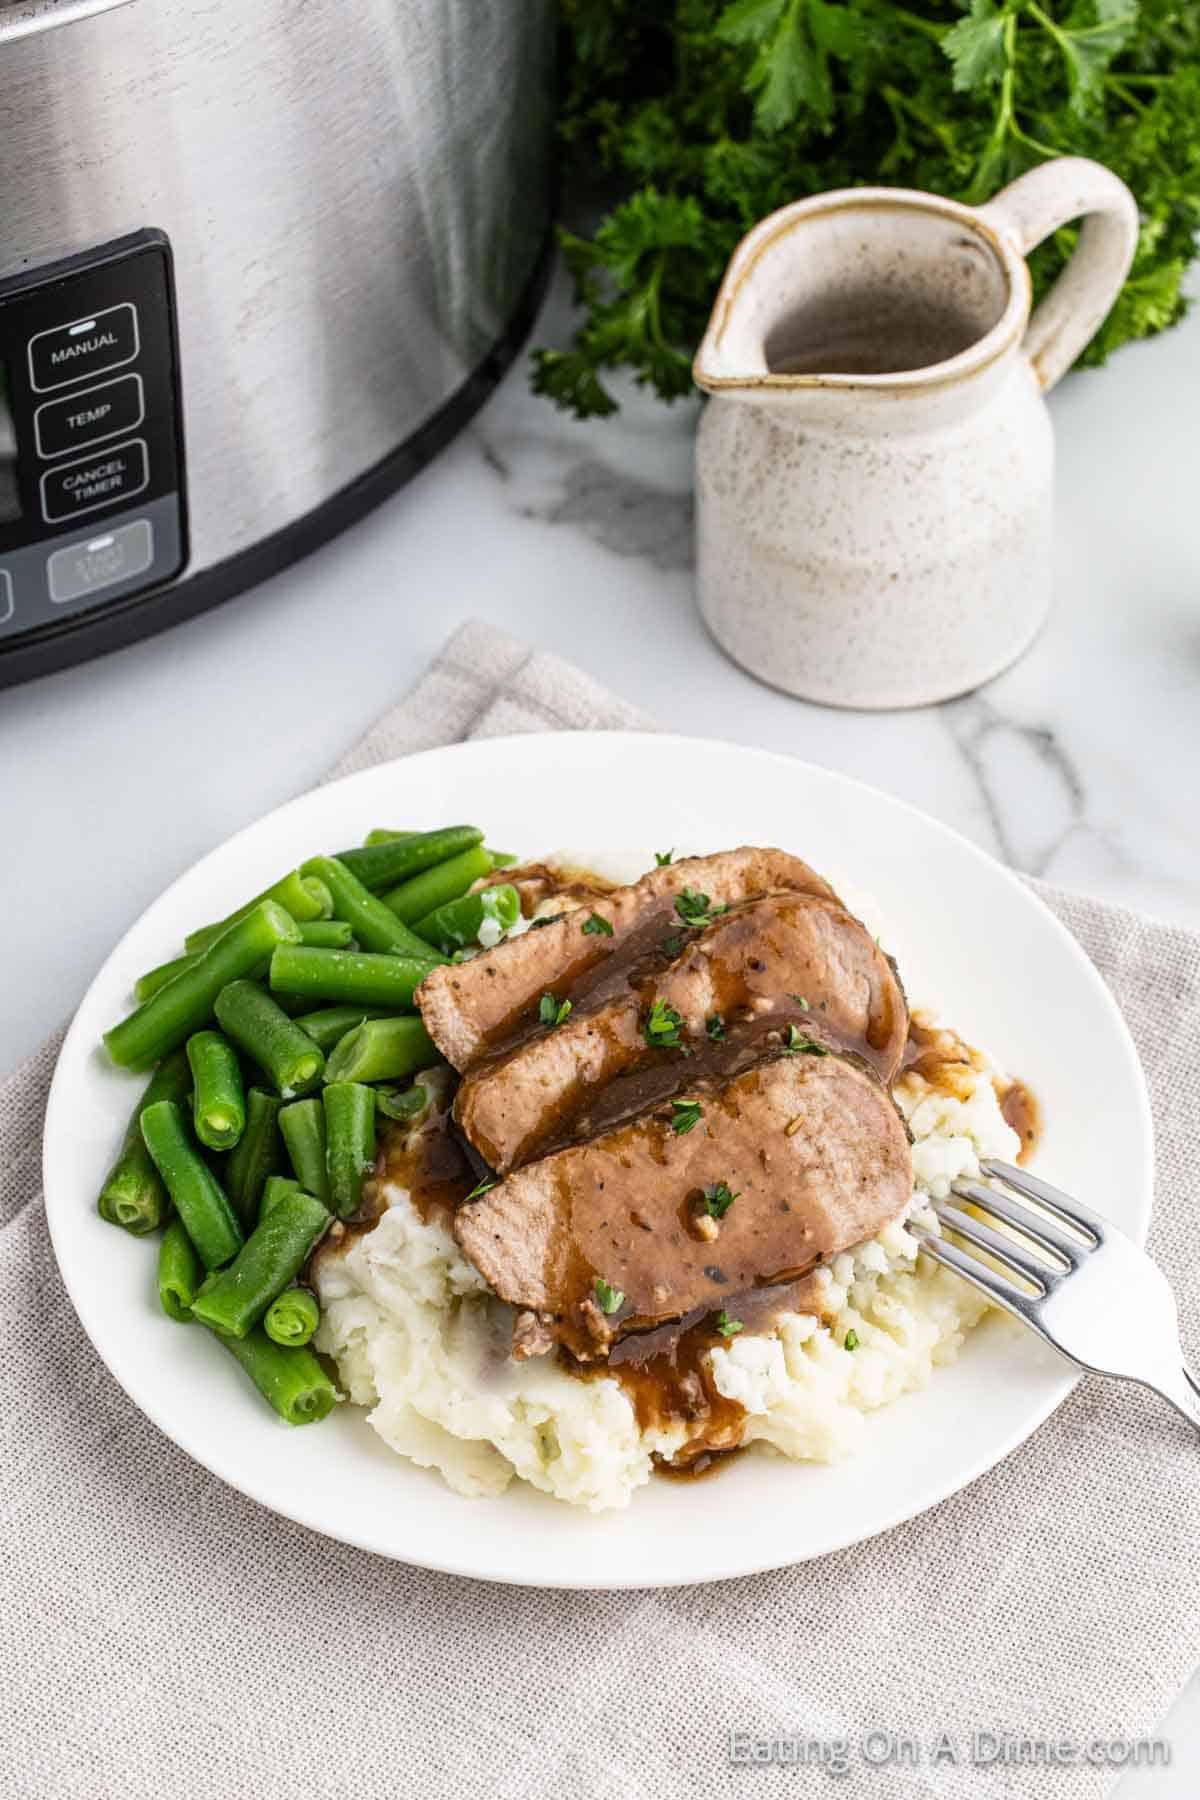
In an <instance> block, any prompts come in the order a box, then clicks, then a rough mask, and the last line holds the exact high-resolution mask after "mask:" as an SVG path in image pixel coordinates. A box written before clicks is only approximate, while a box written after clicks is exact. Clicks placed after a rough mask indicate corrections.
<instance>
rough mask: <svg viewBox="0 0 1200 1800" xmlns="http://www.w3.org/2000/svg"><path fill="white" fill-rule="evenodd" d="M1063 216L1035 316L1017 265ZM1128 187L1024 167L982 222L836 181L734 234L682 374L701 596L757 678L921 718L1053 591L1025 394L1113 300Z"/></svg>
mask: <svg viewBox="0 0 1200 1800" xmlns="http://www.w3.org/2000/svg"><path fill="white" fill-rule="evenodd" d="M1081 216H1083V220H1084V222H1083V227H1082V230H1081V232H1080V235H1079V241H1078V245H1077V247H1076V250H1075V253H1074V256H1073V257H1072V259H1071V261H1070V263H1069V265H1068V266H1067V268H1066V270H1065V271H1064V272H1063V274H1062V275H1061V276H1060V278H1059V280H1058V281H1057V283H1056V284H1055V286H1054V288H1053V289H1052V290H1051V292H1050V293H1049V294H1048V295H1047V296H1046V298H1045V299H1044V300H1043V301H1042V303H1041V305H1040V306H1039V307H1038V308H1037V310H1036V312H1035V313H1034V314H1033V316H1032V318H1031V317H1030V312H1029V309H1030V281H1029V271H1028V269H1027V268H1026V266H1025V262H1024V256H1025V253H1026V252H1027V251H1028V250H1030V249H1032V247H1033V246H1034V245H1035V244H1038V243H1040V242H1041V240H1042V239H1043V238H1045V237H1047V236H1048V235H1049V234H1050V233H1051V232H1052V231H1055V230H1057V229H1058V228H1059V227H1060V226H1061V225H1063V224H1065V223H1066V222H1067V221H1068V220H1070V219H1075V218H1079V217H1081ZM1137 229H1138V220H1137V209H1136V206H1135V204H1134V201H1133V197H1132V195H1131V194H1130V192H1129V190H1128V188H1127V187H1125V185H1124V183H1123V182H1121V181H1119V180H1118V179H1117V177H1116V176H1115V175H1113V174H1112V173H1111V172H1110V171H1109V170H1107V169H1104V168H1102V167H1101V166H1100V165H1099V164H1098V163H1093V162H1088V161H1086V160H1085V159H1083V158H1080V157H1064V158H1062V159H1060V160H1058V161H1054V162H1048V163H1044V164H1042V165H1041V166H1040V167H1039V168H1036V169H1033V170H1031V171H1030V172H1029V174H1027V175H1023V176H1022V177H1021V178H1020V179H1019V180H1018V181H1015V182H1013V183H1012V185H1011V186H1010V187H1007V188H1005V189H1004V190H1003V192H1002V193H999V194H997V195H996V197H995V199H993V200H991V201H989V202H988V204H987V205H986V206H982V207H980V208H978V209H975V208H972V207H969V206H963V205H960V204H958V203H957V202H955V201H953V200H944V199H939V198H937V197H935V196H934V195H932V194H922V193H914V192H909V191H907V190H904V189H895V188H850V189H845V190H843V191H841V192H838V193H831V194H822V195H818V196H816V197H815V198H813V199H810V200H801V201H799V202H797V203H796V204H795V205H793V206H785V207H783V208H782V209H781V211H779V212H777V213H773V214H772V215H771V217H770V218H767V219H764V220H763V221H762V223H761V224H760V225H758V226H756V227H755V229H754V230H753V231H752V232H751V233H750V234H749V236H748V237H746V238H744V239H743V240H742V243H741V244H740V245H739V246H738V249H737V250H736V252H735V253H734V256H733V259H732V261H731V262H730V264H729V267H728V269H727V271H726V273H725V279H724V281H723V283H722V285H721V290H720V293H719V294H718V296H717V302H716V306H715V308H714V310H713V315H712V318H711V320H710V322H709V326H708V330H707V333H706V334H705V338H704V341H703V343H702V344H701V346H700V349H699V351H698V353H697V356H696V362H695V377H696V380H697V382H698V383H699V385H700V386H701V387H702V388H704V389H706V390H707V391H708V393H709V394H710V395H711V396H712V398H711V399H710V401H709V403H708V405H707V406H706V407H705V410H704V417H703V419H702V420H701V423H700V430H699V435H698V439H697V448H696V498H697V558H698V565H697V582H698V597H699V603H700V609H701V612H702V613H703V615H704V618H705V620H706V621H707V623H708V625H709V628H710V629H711V631H712V632H713V635H714V636H715V637H716V639H717V641H718V642H719V643H720V644H721V645H722V646H723V647H724V648H725V649H726V650H727V651H728V652H729V654H730V655H731V656H732V657H734V659H735V660H736V661H737V662H739V663H741V664H742V666H743V667H744V668H746V669H748V670H750V672H751V673H752V674H755V675H759V676H761V677H762V678H763V680H765V681H769V682H771V683H773V684H774V685H775V686H776V687H781V688H785V689H786V690H787V691H788V692H789V693H793V694H799V695H802V696H803V697H804V698H806V699H809V700H819V701H824V702H826V703H828V704H831V705H835V706H857V707H891V706H916V705H920V704H922V703H925V702H928V701H933V700H942V699H947V698H949V697H950V696H951V695H954V694H960V693H963V692H965V691H966V690H967V689H969V688H972V687H975V686H977V685H978V684H979V683H980V682H982V681H986V680H987V679H988V678H989V677H990V676H992V675H996V674H998V673H999V671H1000V670H1001V669H1003V668H1005V667H1006V666H1007V665H1008V664H1009V663H1010V662H1011V661H1012V660H1013V659H1014V658H1015V657H1016V656H1018V655H1019V654H1020V652H1021V651H1022V650H1023V649H1024V648H1025V647H1026V645H1027V644H1028V643H1029V641H1030V639H1031V638H1032V637H1033V636H1034V634H1035V633H1036V631H1037V630H1038V627H1039V626H1040V625H1041V623H1042V621H1043V619H1044V617H1045V615H1046V609H1047V606H1048V605H1049V600H1050V585H1051V500H1052V488H1053V464H1054V446H1053V437H1052V432H1051V426H1050V417H1049V413H1048V411H1047V408H1046V406H1045V403H1044V401H1043V399H1042V395H1043V393H1044V392H1045V391H1046V389H1048V388H1050V387H1052V386H1053V384H1054V383H1055V382H1056V381H1057V380H1058V378H1059V376H1060V375H1062V374H1063V373H1064V372H1065V371H1066V370H1067V369H1068V368H1069V367H1070V366H1071V363H1072V362H1073V361H1074V360H1075V358H1076V357H1077V356H1078V355H1079V353H1080V351H1081V350H1082V349H1083V347H1084V345H1085V344H1086V343H1087V342H1088V340H1089V338H1091V336H1092V335H1093V333H1094V332H1095V331H1096V329H1097V327H1098V326H1099V325H1100V323H1101V321H1102V320H1103V318H1104V316H1105V314H1106V313H1107V311H1108V309H1109V307H1110V306H1111V305H1112V303H1113V301H1114V299H1115V298H1116V296H1117V293H1118V291H1119V290H1120V287H1121V284H1122V282H1123V281H1124V279H1125V276H1126V274H1127V272H1128V269H1129V264H1130V261H1131V258H1132V256H1133V251H1134V246H1135V243H1136V240H1137Z"/></svg>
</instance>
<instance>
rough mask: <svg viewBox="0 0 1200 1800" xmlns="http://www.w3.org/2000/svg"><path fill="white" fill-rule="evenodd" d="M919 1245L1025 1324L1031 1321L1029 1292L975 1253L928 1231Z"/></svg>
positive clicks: (936, 1260) (923, 1234)
mask: <svg viewBox="0 0 1200 1800" xmlns="http://www.w3.org/2000/svg"><path fill="white" fill-rule="evenodd" d="M921 1248H922V1250H924V1252H925V1254H926V1255H927V1256H931V1257H932V1258H933V1260H934V1262H938V1263H941V1264H942V1266H943V1268H947V1269H953V1270H954V1273H955V1274H956V1275H961V1276H962V1278H963V1280H964V1281H969V1282H970V1283H971V1285H972V1287H977V1288H980V1289H981V1290H982V1291H983V1292H984V1293H985V1294H986V1295H987V1297H988V1299H989V1300H994V1301H995V1302H996V1305H997V1306H1003V1307H1006V1308H1007V1309H1008V1311H1009V1312H1013V1313H1016V1315H1017V1317H1018V1318H1021V1319H1024V1320H1025V1322H1026V1324H1030V1323H1032V1320H1031V1316H1030V1311H1029V1304H1030V1299H1031V1296H1030V1295H1029V1294H1026V1293H1023V1292H1022V1291H1021V1289H1020V1288H1019V1287H1017V1285H1016V1284H1015V1282H1012V1281H1009V1280H1007V1279H1006V1277H1005V1276H1003V1275H999V1274H997V1272H996V1270H995V1269H989V1268H988V1266H987V1264H986V1263H981V1262H980V1260H979V1258H978V1257H977V1256H968V1255H967V1252H966V1251H965V1250H960V1249H959V1247H958V1245H957V1244H948V1243H947V1242H946V1240H945V1238H940V1237H931V1236H930V1235H929V1234H928V1232H923V1233H922V1235H921Z"/></svg>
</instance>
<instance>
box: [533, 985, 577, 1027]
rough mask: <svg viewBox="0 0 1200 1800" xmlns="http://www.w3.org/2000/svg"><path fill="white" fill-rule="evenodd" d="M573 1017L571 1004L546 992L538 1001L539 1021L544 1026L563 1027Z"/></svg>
mask: <svg viewBox="0 0 1200 1800" xmlns="http://www.w3.org/2000/svg"><path fill="white" fill-rule="evenodd" d="M570 1016H571V1002H570V1001H569V1000H560V999H559V997H558V995H557V994H552V993H550V992H546V993H544V994H543V995H542V997H541V999H540V1000H539V1001H538V1019H539V1021H540V1022H541V1023H542V1024H543V1025H561V1024H563V1023H564V1022H565V1021H566V1020H567V1019H569V1018H570Z"/></svg>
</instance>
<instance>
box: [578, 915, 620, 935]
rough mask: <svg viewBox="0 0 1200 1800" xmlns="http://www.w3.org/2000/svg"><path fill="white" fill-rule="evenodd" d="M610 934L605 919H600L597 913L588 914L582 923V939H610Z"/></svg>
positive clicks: (610, 927)
mask: <svg viewBox="0 0 1200 1800" xmlns="http://www.w3.org/2000/svg"><path fill="white" fill-rule="evenodd" d="M612 934H613V928H612V926H611V925H610V924H609V922H608V920H607V919H602V918H601V917H600V914H599V913H589V914H588V916H587V918H586V919H585V920H584V921H583V935H584V937H611V936H612Z"/></svg>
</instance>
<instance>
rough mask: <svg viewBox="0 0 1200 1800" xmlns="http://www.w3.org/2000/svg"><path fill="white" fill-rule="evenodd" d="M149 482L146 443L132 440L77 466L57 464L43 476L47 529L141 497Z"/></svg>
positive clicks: (89, 458)
mask: <svg viewBox="0 0 1200 1800" xmlns="http://www.w3.org/2000/svg"><path fill="white" fill-rule="evenodd" d="M149 480H150V473H149V465H148V462H147V456H146V440H145V439H144V438H131V439H130V440H129V442H128V443H127V444H114V446H113V448H112V449H111V450H97V451H96V453H95V455H94V456H83V457H80V459H79V461H78V462H70V463H60V465H59V466H58V468H56V469H47V471H46V473H45V474H44V475H43V476H42V517H43V519H45V521H46V523H47V524H48V525H54V524H57V522H58V521H59V520H60V519H74V518H77V517H78V516H79V514H80V513H85V512H95V510H96V508H97V507H98V506H111V505H113V503H114V501H117V500H129V499H131V498H132V496H133V495H134V494H140V493H141V491H142V489H143V488H144V487H145V486H146V485H147V483H148V482H149Z"/></svg>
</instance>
